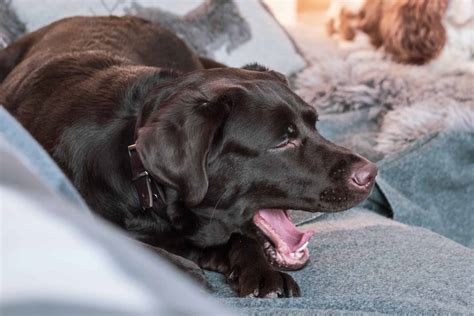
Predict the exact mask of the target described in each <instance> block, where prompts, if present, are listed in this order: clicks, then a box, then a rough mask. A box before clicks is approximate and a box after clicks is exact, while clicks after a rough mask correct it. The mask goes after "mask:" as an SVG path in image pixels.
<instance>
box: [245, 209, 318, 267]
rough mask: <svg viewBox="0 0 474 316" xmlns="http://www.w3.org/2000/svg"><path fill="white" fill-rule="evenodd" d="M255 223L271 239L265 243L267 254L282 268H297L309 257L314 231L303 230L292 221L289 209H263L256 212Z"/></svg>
mask: <svg viewBox="0 0 474 316" xmlns="http://www.w3.org/2000/svg"><path fill="white" fill-rule="evenodd" d="M253 221H254V223H255V225H256V226H257V227H258V228H260V230H261V231H262V232H263V233H264V234H265V236H266V237H267V238H268V239H269V240H270V242H271V244H270V242H267V243H266V244H265V245H264V248H265V251H266V253H267V255H269V256H270V257H271V258H270V259H271V260H273V261H274V263H275V264H277V265H278V267H280V268H284V269H291V270H296V269H300V268H302V267H303V266H304V265H305V264H306V262H307V261H308V259H309V250H308V248H307V245H308V242H309V240H310V238H311V237H312V236H313V234H314V231H312V230H307V231H301V230H299V229H298V228H296V226H295V225H294V224H293V223H292V222H291V219H290V218H289V216H288V211H287V210H282V209H261V210H259V211H257V213H256V214H255V216H254V218H253Z"/></svg>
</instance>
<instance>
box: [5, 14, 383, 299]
mask: <svg viewBox="0 0 474 316" xmlns="http://www.w3.org/2000/svg"><path fill="white" fill-rule="evenodd" d="M213 67H223V66H222V65H220V64H218V63H215V62H213V61H210V60H206V59H202V58H199V57H198V56H196V55H195V54H194V53H193V52H192V51H190V49H189V48H188V47H187V46H186V45H185V44H184V43H183V42H182V41H181V40H180V39H178V38H177V37H176V36H175V35H173V34H172V33H170V32H168V31H165V30H163V29H161V28H160V27H159V26H157V25H154V24H152V23H150V22H147V21H145V20H142V19H138V18H133V17H123V18H117V17H90V18H86V17H77V18H70V19H65V20H61V21H59V22H56V23H53V24H51V25H49V26H47V27H45V28H43V29H40V30H39V31H37V32H33V33H31V34H28V35H26V36H25V37H23V38H21V39H20V40H18V41H17V42H16V43H13V44H12V45H10V46H9V47H7V48H6V49H4V50H2V51H0V76H1V77H2V78H5V79H4V80H3V82H2V84H1V97H2V102H4V104H5V105H6V107H7V109H8V110H9V111H10V112H11V113H13V114H14V115H15V116H16V118H17V119H18V120H19V121H20V122H21V123H22V124H23V125H24V126H25V127H26V128H27V129H28V130H29V131H30V132H31V133H32V134H33V135H34V137H36V139H37V140H38V141H39V142H40V143H41V144H42V145H43V146H44V147H45V148H46V150H47V151H48V152H49V153H50V154H51V156H52V157H54V159H55V160H56V161H57V163H58V164H59V165H60V166H61V168H62V169H63V170H64V172H65V173H66V174H67V175H68V176H69V178H70V179H71V181H72V182H73V183H74V185H75V186H76V187H77V189H78V190H79V192H80V193H81V194H82V196H83V197H84V199H85V200H86V201H87V203H88V204H89V206H90V207H91V209H93V210H94V211H95V212H97V213H98V214H100V215H101V216H103V217H104V218H106V219H108V220H109V221H111V222H113V223H115V224H116V225H118V226H120V227H122V228H124V229H125V230H126V231H128V232H129V234H131V235H132V236H134V237H135V238H136V239H138V240H140V241H142V242H144V243H146V244H148V245H151V247H156V248H159V249H164V250H166V251H168V252H170V253H173V254H174V255H172V256H171V257H172V258H174V261H175V262H176V263H177V264H178V265H181V266H182V268H184V269H187V268H192V265H187V266H185V265H183V262H182V261H180V260H179V259H176V258H179V257H177V256H181V257H183V258H187V259H190V260H192V261H194V262H195V263H197V264H198V265H199V266H200V267H203V268H206V269H211V270H215V271H219V272H221V273H223V274H225V275H226V276H227V280H228V281H229V284H230V285H231V286H232V287H233V288H234V289H235V290H236V291H237V292H238V293H239V295H241V296H257V297H277V296H298V295H300V291H299V288H298V285H297V284H296V282H295V281H294V280H293V279H292V278H291V277H290V276H289V275H288V274H286V273H283V272H280V271H279V270H278V269H279V268H284V269H299V268H301V267H303V266H304V264H305V263H306V262H307V260H308V258H309V253H308V249H307V247H306V245H307V241H308V240H309V238H310V237H311V235H312V232H302V231H300V230H299V229H297V228H296V227H295V226H294V225H293V224H292V222H291V221H290V219H289V217H288V213H287V210H288V209H300V210H305V211H309V212H315V211H338V210H344V209H347V208H349V207H351V206H354V205H356V204H357V203H359V202H360V201H362V200H363V199H364V198H366V197H367V195H368V194H369V193H370V191H371V189H372V186H373V183H374V177H375V175H376V172H377V169H376V167H375V165H374V164H372V163H370V162H368V161H367V160H365V159H364V158H362V157H360V156H358V155H356V154H354V153H352V152H351V151H349V150H347V149H344V148H341V147H338V146H336V145H334V144H332V143H330V142H329V141H327V140H325V139H324V138H323V137H322V136H321V135H319V133H318V132H317V130H316V127H315V125H316V121H317V113H316V112H315V110H314V109H313V108H312V107H310V106H309V105H308V104H306V103H305V102H304V101H302V100H301V99H300V98H299V97H298V96H297V95H295V94H294V93H293V92H292V91H291V90H290V88H289V87H288V84H287V81H286V78H285V77H284V76H283V75H282V74H279V73H277V72H274V71H270V70H267V69H265V68H263V67H261V66H258V65H250V66H247V67H244V68H243V69H238V68H215V69H205V68H213ZM160 252H161V253H163V251H162V250H160ZM176 255H177V256H176Z"/></svg>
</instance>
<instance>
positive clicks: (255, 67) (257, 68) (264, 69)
mask: <svg viewBox="0 0 474 316" xmlns="http://www.w3.org/2000/svg"><path fill="white" fill-rule="evenodd" d="M242 69H245V70H253V71H261V72H267V73H269V74H271V75H273V76H274V77H275V78H276V79H278V80H280V81H281V82H283V83H284V84H286V85H287V86H288V85H289V83H288V78H286V76H285V75H284V74H282V73H280V72H278V71H274V70H270V69H268V68H267V67H265V66H262V65H260V64H257V63H252V64H248V65H245V66H243V67H242Z"/></svg>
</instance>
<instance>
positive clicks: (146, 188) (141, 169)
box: [128, 113, 166, 210]
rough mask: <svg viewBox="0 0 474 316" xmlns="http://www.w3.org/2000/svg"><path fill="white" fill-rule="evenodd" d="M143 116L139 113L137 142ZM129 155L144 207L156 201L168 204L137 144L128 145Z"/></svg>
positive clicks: (134, 181)
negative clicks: (146, 165) (147, 168)
mask: <svg viewBox="0 0 474 316" xmlns="http://www.w3.org/2000/svg"><path fill="white" fill-rule="evenodd" d="M141 116H142V113H140V114H139V116H138V118H137V124H136V126H135V135H134V140H135V142H136V140H137V137H138V129H139V128H140V126H141V124H140V123H141V121H142V120H141ZM128 155H129V157H130V167H131V170H132V182H133V186H134V187H135V190H136V191H137V194H138V199H139V200H140V205H141V207H142V209H144V210H146V209H150V208H152V207H153V206H154V204H155V202H156V203H159V202H161V204H163V205H166V199H165V195H164V192H163V189H162V188H161V186H160V185H159V184H158V183H157V182H156V181H154V180H153V178H152V177H151V175H150V173H149V172H148V170H146V168H145V166H144V165H143V163H142V160H141V158H140V155H139V154H138V152H137V148H136V144H132V145H130V146H128Z"/></svg>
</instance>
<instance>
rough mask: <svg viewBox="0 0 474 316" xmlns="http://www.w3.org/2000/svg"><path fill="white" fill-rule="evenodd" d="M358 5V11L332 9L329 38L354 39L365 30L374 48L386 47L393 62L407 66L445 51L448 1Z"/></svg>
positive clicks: (372, 0) (368, 0) (385, 0)
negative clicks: (444, 22)
mask: <svg viewBox="0 0 474 316" xmlns="http://www.w3.org/2000/svg"><path fill="white" fill-rule="evenodd" d="M356 2H357V4H358V6H354V5H353V7H355V8H349V7H348V8H345V7H340V6H338V7H337V10H338V15H337V14H335V10H336V9H332V10H331V12H330V13H331V18H330V19H329V21H328V23H327V28H328V33H329V34H330V35H332V34H334V33H336V32H339V33H340V34H341V36H342V38H343V39H345V40H353V39H354V38H355V36H356V30H362V31H363V32H365V33H366V34H367V35H368V36H369V39H370V42H371V43H372V45H373V46H375V47H376V48H379V47H383V49H384V50H385V52H386V53H387V54H388V55H390V56H391V57H392V58H393V59H394V61H396V62H399V63H406V64H418V65H421V64H425V63H427V62H429V61H430V60H433V59H435V58H436V57H438V55H439V54H440V53H441V51H442V50H443V48H444V46H445V44H446V30H445V28H444V25H443V18H444V15H445V13H446V9H447V6H448V0H365V1H363V3H362V2H361V1H359V0H358V1H356ZM333 7H335V6H333ZM336 22H337V23H336Z"/></svg>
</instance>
